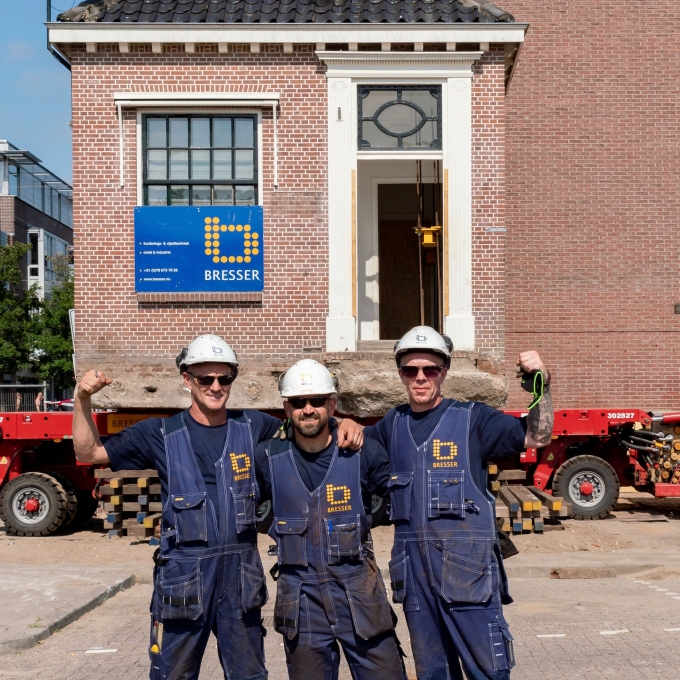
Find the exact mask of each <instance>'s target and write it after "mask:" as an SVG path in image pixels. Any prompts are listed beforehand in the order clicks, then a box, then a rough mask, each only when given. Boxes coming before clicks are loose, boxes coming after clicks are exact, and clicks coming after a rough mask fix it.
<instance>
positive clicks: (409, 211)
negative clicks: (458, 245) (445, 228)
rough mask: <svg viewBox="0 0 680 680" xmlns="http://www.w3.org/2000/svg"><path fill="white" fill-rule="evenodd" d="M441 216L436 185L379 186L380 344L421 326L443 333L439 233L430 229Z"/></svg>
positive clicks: (439, 222)
mask: <svg viewBox="0 0 680 680" xmlns="http://www.w3.org/2000/svg"><path fill="white" fill-rule="evenodd" d="M441 215H442V185H441V184H440V183H422V184H421V183H409V184H380V185H378V257H379V286H380V302H379V315H380V316H379V318H380V339H381V340H392V339H397V338H400V337H401V336H402V335H404V333H406V332H407V331H408V330H409V329H411V328H413V326H417V325H420V324H421V323H422V324H425V325H427V326H432V327H433V328H435V329H437V330H440V331H441V327H442V307H443V302H442V296H443V291H442V250H443V249H442V247H441V231H437V230H436V229H435V230H434V231H430V230H429V228H431V227H437V226H440V225H441ZM419 217H420V225H419V219H418V218H419ZM418 226H420V227H421V228H423V227H424V228H425V229H424V231H421V232H420V233H417V232H416V229H417V228H418Z"/></svg>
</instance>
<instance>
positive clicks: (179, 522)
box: [171, 491, 208, 544]
mask: <svg viewBox="0 0 680 680" xmlns="http://www.w3.org/2000/svg"><path fill="white" fill-rule="evenodd" d="M171 500H172V509H173V512H174V514H175V531H176V534H175V540H176V542H177V543H178V544H181V543H196V542H197V541H202V542H204V543H205V542H207V541H208V524H207V522H206V506H207V503H206V493H205V491H204V492H201V493H185V494H177V495H173V496H172V499H171Z"/></svg>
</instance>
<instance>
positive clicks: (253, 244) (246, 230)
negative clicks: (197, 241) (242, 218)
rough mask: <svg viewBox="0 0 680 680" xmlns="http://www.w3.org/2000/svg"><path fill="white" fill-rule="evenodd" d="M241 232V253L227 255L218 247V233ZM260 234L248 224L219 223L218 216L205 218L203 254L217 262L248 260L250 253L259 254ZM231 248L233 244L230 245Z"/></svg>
mask: <svg viewBox="0 0 680 680" xmlns="http://www.w3.org/2000/svg"><path fill="white" fill-rule="evenodd" d="M227 231H229V232H234V231H238V232H243V248H242V249H241V248H238V247H237V250H242V254H239V255H233V254H232V255H227V254H223V253H222V250H223V249H222V248H220V233H224V232H227ZM259 238H260V235H259V234H258V233H257V232H254V231H251V230H250V225H249V224H229V225H227V224H220V218H219V217H206V218H205V254H206V255H209V256H210V257H212V261H213V262H214V263H215V264H217V263H218V262H222V263H223V264H224V263H226V262H232V263H233V262H250V260H251V259H252V258H251V255H259V254H260V250H259V249H260V241H259ZM232 248H233V246H232Z"/></svg>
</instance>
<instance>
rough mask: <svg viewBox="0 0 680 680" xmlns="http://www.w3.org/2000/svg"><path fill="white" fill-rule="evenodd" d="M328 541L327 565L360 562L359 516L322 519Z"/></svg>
mask: <svg viewBox="0 0 680 680" xmlns="http://www.w3.org/2000/svg"><path fill="white" fill-rule="evenodd" d="M323 521H324V525H325V527H326V540H327V541H328V564H340V563H341V562H356V561H360V560H361V516H360V515H344V516H338V517H334V518H333V519H326V518H324V520H323Z"/></svg>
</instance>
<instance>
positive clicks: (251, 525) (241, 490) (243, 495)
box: [230, 484, 257, 534]
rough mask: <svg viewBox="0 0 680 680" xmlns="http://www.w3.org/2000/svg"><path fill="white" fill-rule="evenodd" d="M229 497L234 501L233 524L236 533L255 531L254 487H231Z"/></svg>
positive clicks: (252, 485)
mask: <svg viewBox="0 0 680 680" xmlns="http://www.w3.org/2000/svg"><path fill="white" fill-rule="evenodd" d="M230 491H231V497H232V498H233V499H234V522H235V524H236V533H237V534H240V533H242V532H244V531H248V530H252V529H255V511H256V509H257V503H256V502H255V501H256V498H255V485H254V484H246V485H245V486H238V487H233V486H232V487H231V489H230Z"/></svg>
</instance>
